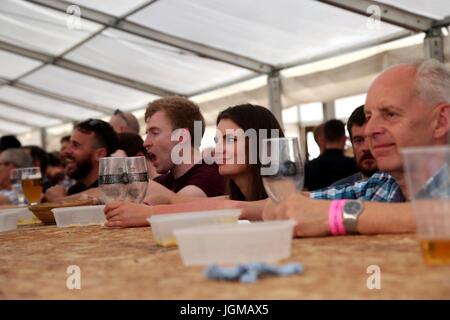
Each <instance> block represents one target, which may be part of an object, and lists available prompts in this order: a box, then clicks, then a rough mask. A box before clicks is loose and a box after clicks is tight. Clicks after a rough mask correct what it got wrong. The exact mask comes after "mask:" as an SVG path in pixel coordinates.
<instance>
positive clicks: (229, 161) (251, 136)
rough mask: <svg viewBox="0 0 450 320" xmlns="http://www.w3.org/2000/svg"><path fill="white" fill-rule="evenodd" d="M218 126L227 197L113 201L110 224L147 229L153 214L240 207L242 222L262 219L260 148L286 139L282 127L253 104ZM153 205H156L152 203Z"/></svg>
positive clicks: (232, 110) (224, 116)
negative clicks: (264, 141)
mask: <svg viewBox="0 0 450 320" xmlns="http://www.w3.org/2000/svg"><path fill="white" fill-rule="evenodd" d="M216 123H217V132H216V137H215V140H216V147H215V150H214V151H215V154H214V158H215V160H216V162H217V164H218V165H219V173H220V175H222V176H224V177H226V178H227V179H228V190H227V191H228V192H227V194H228V196H227V198H223V197H221V198H209V199H199V198H186V197H181V196H177V195H172V196H169V197H166V198H165V201H166V202H168V203H170V204H166V205H155V206H148V205H141V204H133V203H126V202H112V203H109V204H108V205H107V206H106V208H105V214H106V218H107V219H108V221H107V223H106V225H107V226H110V227H133V226H145V225H148V222H147V218H148V217H150V216H151V215H153V214H162V213H173V212H185V211H194V210H212V209H222V208H240V209H242V215H241V217H240V218H241V219H249V220H260V219H261V218H262V211H263V208H264V205H265V204H266V199H267V194H266V191H265V190H264V186H263V183H262V178H261V174H260V169H261V161H260V157H259V147H260V143H261V141H262V139H264V138H272V137H283V136H284V134H283V131H282V129H281V126H280V124H279V123H278V121H277V120H276V118H275V116H274V115H273V114H272V113H271V112H270V111H269V110H268V109H267V108H264V107H262V106H257V105H252V104H242V105H237V106H234V107H229V108H227V109H225V110H224V111H222V112H221V113H220V114H219V116H218V118H217V122H216ZM150 188H151V187H150ZM150 203H152V204H153V203H155V202H152V201H151V200H150ZM159 203H161V199H159Z"/></svg>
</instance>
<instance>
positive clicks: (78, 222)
mask: <svg viewBox="0 0 450 320" xmlns="http://www.w3.org/2000/svg"><path fill="white" fill-rule="evenodd" d="M104 208H105V206H104V205H100V206H78V207H67V208H54V209H52V212H53V214H54V216H55V220H56V225H57V226H58V228H61V227H76V226H85V225H103V224H104V223H105V222H106V217H105V214H104V212H103V209H104Z"/></svg>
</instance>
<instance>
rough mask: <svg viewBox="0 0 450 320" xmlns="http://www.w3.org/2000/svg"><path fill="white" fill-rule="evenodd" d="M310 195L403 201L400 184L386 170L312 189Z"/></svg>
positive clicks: (332, 198) (330, 198) (312, 196)
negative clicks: (340, 183) (348, 182)
mask: <svg viewBox="0 0 450 320" xmlns="http://www.w3.org/2000/svg"><path fill="white" fill-rule="evenodd" d="M310 197H311V198H314V199H326V200H336V199H359V200H364V201H379V202H404V201H406V200H405V197H404V196H403V194H402V192H401V190H400V186H399V185H398V184H397V182H396V181H395V179H394V178H393V177H392V176H391V175H390V174H388V173H386V172H377V173H375V174H373V175H372V176H371V177H370V178H369V179H367V180H363V181H358V182H355V183H354V184H343V185H339V186H335V187H328V188H323V189H319V190H315V191H312V192H311V193H310Z"/></svg>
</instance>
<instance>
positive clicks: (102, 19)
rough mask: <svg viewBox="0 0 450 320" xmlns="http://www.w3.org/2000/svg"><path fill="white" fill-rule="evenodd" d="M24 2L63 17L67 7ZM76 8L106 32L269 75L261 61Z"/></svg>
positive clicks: (50, 1) (52, 0)
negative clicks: (47, 9)
mask: <svg viewBox="0 0 450 320" xmlns="http://www.w3.org/2000/svg"><path fill="white" fill-rule="evenodd" d="M28 1H29V2H32V3H34V4H37V5H40V6H44V7H47V8H50V9H53V10H57V11H60V12H63V13H66V10H67V7H68V6H69V4H68V3H67V2H62V1H56V0H28ZM78 7H80V9H81V13H82V18H83V19H87V20H90V21H93V22H96V23H99V24H103V25H105V26H108V27H110V28H114V29H117V30H121V31H125V32H128V33H131V34H134V35H137V36H140V37H143V38H145V39H149V40H153V41H156V42H160V43H164V44H167V45H170V46H173V47H176V48H179V49H183V50H186V51H190V52H193V53H195V54H197V55H198V56H199V57H204V58H208V59H212V60H217V61H221V62H225V63H228V64H232V65H235V66H238V67H241V68H245V69H248V70H252V71H255V72H258V73H269V72H270V71H271V70H272V66H271V65H269V64H266V63H264V62H261V61H257V60H254V59H251V58H248V57H244V56H240V55H238V54H235V53H231V52H228V51H225V50H220V49H217V48H213V47H209V46H207V45H203V44H199V43H197V42H194V41H190V40H187V39H183V38H179V37H176V36H173V35H169V34H166V33H163V32H161V31H158V30H154V29H151V28H148V27H144V26H142V25H140V24H137V23H134V22H131V21H128V20H125V19H121V18H117V17H114V16H112V15H109V14H106V13H103V12H100V11H97V10H93V9H90V8H87V7H83V6H80V5H78Z"/></svg>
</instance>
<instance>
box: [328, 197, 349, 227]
mask: <svg viewBox="0 0 450 320" xmlns="http://www.w3.org/2000/svg"><path fill="white" fill-rule="evenodd" d="M344 204H345V200H333V201H332V202H331V205H330V209H329V210H328V225H329V227H330V231H331V234H332V235H333V236H339V235H345V234H347V232H346V230H345V227H344V220H343V219H342V208H343V207H344Z"/></svg>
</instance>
